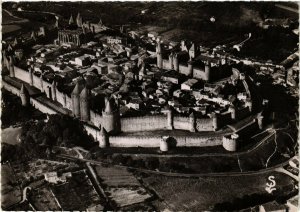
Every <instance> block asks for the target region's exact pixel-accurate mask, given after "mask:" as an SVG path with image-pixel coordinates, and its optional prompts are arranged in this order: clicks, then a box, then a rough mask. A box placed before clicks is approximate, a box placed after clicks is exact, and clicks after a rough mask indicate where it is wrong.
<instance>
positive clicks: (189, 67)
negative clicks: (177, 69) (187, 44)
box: [188, 59, 193, 77]
mask: <svg viewBox="0 0 300 212" xmlns="http://www.w3.org/2000/svg"><path fill="white" fill-rule="evenodd" d="M188 76H190V77H192V76H193V61H192V59H190V60H189V61H188Z"/></svg>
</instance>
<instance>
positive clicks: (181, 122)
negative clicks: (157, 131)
mask: <svg viewBox="0 0 300 212" xmlns="http://www.w3.org/2000/svg"><path fill="white" fill-rule="evenodd" d="M173 120H174V122H173V125H174V129H180V130H190V122H189V117H186V116H174V119H173Z"/></svg>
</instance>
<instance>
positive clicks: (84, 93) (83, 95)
mask: <svg viewBox="0 0 300 212" xmlns="http://www.w3.org/2000/svg"><path fill="white" fill-rule="evenodd" d="M80 97H81V98H88V97H89V90H88V89H87V87H84V88H83V89H82V91H81V93H80Z"/></svg>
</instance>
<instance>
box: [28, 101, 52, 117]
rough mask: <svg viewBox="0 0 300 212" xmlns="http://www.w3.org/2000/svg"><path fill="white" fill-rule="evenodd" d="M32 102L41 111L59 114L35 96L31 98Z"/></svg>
mask: <svg viewBox="0 0 300 212" xmlns="http://www.w3.org/2000/svg"><path fill="white" fill-rule="evenodd" d="M30 104H31V105H32V106H33V107H34V108H36V109H38V110H39V111H41V112H42V113H46V114H50V115H51V114H57V112H56V111H55V110H53V109H51V108H49V107H47V106H46V105H45V104H43V103H42V102H40V101H38V100H36V99H34V98H30Z"/></svg>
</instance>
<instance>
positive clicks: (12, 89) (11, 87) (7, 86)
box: [2, 80, 20, 96]
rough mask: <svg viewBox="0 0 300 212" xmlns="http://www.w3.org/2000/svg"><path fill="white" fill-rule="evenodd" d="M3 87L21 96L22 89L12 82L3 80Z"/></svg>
mask: <svg viewBox="0 0 300 212" xmlns="http://www.w3.org/2000/svg"><path fill="white" fill-rule="evenodd" d="M2 87H3V88H5V89H6V90H7V91H9V92H11V93H13V94H14V95H17V96H20V90H19V89H18V88H16V87H14V86H12V85H11V84H9V83H7V82H5V81H4V80H2Z"/></svg>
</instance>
